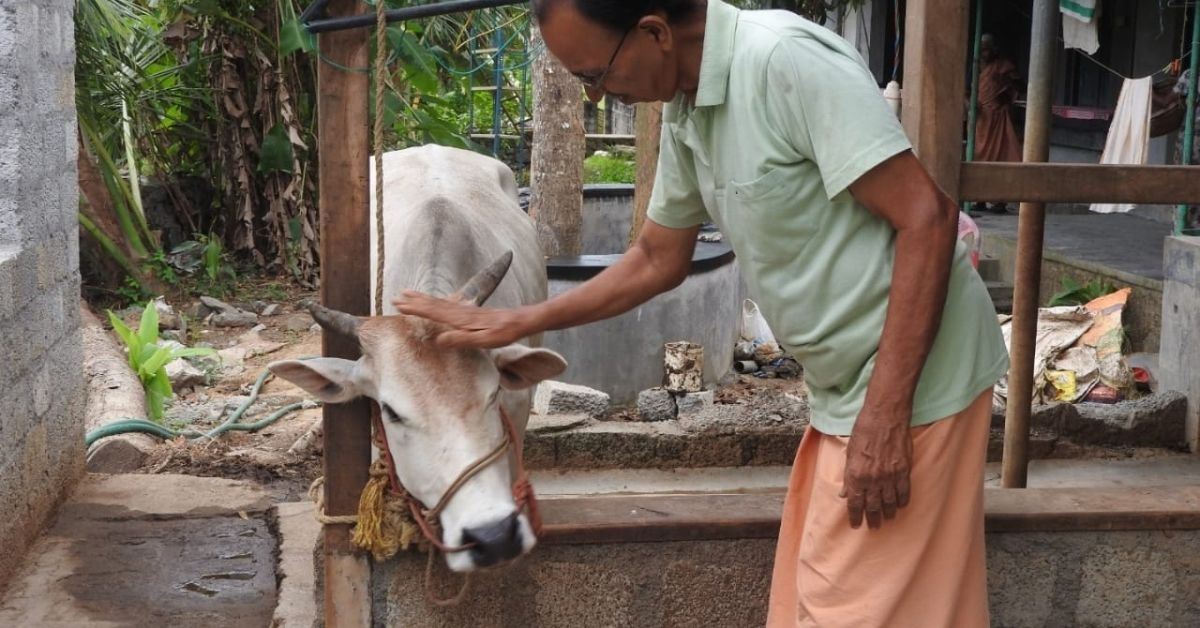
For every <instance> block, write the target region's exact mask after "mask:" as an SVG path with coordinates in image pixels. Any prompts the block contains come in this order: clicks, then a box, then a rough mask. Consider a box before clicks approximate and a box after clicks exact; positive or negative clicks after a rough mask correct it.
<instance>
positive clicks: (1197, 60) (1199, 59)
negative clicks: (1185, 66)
mask: <svg viewBox="0 0 1200 628" xmlns="http://www.w3.org/2000/svg"><path fill="white" fill-rule="evenodd" d="M1185 15H1186V13H1185ZM1189 78H1191V81H1190V82H1189V84H1188V94H1187V118H1186V119H1185V120H1184V125H1183V155H1182V156H1181V161H1180V163H1181V164H1182V165H1184V166H1187V165H1189V164H1191V163H1192V148H1193V147H1194V146H1195V142H1196V91H1197V89H1200V4H1195V3H1194V4H1193V5H1192V69H1191V71H1190V73H1189ZM1187 211H1188V206H1187V205H1186V204H1184V205H1180V206H1179V207H1176V208H1175V235H1183V232H1184V231H1185V230H1186V229H1187Z"/></svg>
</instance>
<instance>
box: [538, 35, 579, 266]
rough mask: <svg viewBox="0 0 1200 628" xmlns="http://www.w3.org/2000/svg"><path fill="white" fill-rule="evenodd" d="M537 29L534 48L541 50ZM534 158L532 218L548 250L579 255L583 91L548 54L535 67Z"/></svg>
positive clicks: (540, 57)
mask: <svg viewBox="0 0 1200 628" xmlns="http://www.w3.org/2000/svg"><path fill="white" fill-rule="evenodd" d="M540 42H541V33H539V32H538V31H537V29H536V28H535V29H534V43H533V44H532V45H531V48H534V49H537V48H539V47H540ZM533 94H534V95H533V155H532V163H531V164H530V167H529V173H530V174H529V179H530V181H529V182H530V188H531V198H530V201H529V215H530V216H532V217H533V219H534V221H535V222H536V223H537V230H538V242H539V243H540V244H541V245H542V252H543V253H544V254H546V255H547V256H550V255H579V254H580V252H582V249H583V234H582V223H583V157H584V152H585V151H586V150H587V147H586V138H585V135H584V128H583V88H582V87H581V86H580V84H579V81H578V80H576V79H575V77H573V76H571V73H570V72H567V70H566V68H564V67H563V66H562V65H561V64H560V63H559V62H558V60H556V59H555V58H554V57H552V56H550V54H548V53H545V52H543V53H542V54H540V55H538V58H537V59H536V60H535V61H534V64H533Z"/></svg>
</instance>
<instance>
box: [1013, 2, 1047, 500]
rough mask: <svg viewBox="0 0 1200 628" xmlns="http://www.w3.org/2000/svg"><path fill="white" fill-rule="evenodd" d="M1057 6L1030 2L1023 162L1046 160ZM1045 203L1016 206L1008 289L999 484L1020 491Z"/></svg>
mask: <svg viewBox="0 0 1200 628" xmlns="http://www.w3.org/2000/svg"><path fill="white" fill-rule="evenodd" d="M1058 12H1059V11H1058V2H1055V1H1053V0H1035V1H1034V4H1033V36H1032V39H1031V41H1032V42H1033V43H1032V45H1031V46H1032V47H1031V50H1030V53H1029V60H1030V61H1029V97H1028V100H1029V106H1028V107H1027V108H1026V109H1025V161H1026V162H1027V163H1028V162H1046V161H1049V158H1050V107H1051V105H1052V104H1053V98H1054V49H1055V46H1057V45H1058V42H1057V40H1056V37H1057V34H1058ZM1045 226H1046V204H1045V203H1021V210H1020V216H1019V218H1018V219H1017V268H1016V273H1015V277H1014V283H1015V285H1014V287H1013V321H1012V340H1011V343H1010V344H1011V348H1010V350H1009V354H1010V356H1011V360H1010V365H1009V370H1008V409H1007V411H1006V413H1005V419H1004V460H1003V463H1002V465H1001V472H1000V485H1001V486H1003V487H1004V488H1025V484H1026V479H1027V473H1028V467H1029V413H1030V404H1032V402H1033V385H1034V382H1033V370H1034V364H1033V359H1034V357H1033V356H1034V346H1035V344H1036V341H1037V318H1038V297H1039V294H1038V289H1039V287H1040V285H1041V281H1042V239H1043V235H1044V230H1045Z"/></svg>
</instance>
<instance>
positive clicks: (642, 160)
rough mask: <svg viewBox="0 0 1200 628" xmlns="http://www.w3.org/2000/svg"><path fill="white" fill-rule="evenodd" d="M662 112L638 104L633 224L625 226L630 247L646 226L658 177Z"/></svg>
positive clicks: (660, 106) (655, 105)
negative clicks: (627, 229)
mask: <svg viewBox="0 0 1200 628" xmlns="http://www.w3.org/2000/svg"><path fill="white" fill-rule="evenodd" d="M662 110H663V104H662V103H661V102H653V103H641V104H639V105H638V106H637V118H636V120H635V123H636V126H637V130H636V131H635V133H637V136H636V137H637V139H636V141H635V146H634V150H635V151H636V154H637V179H636V181H635V182H634V186H633V220H632V221H631V222H630V225H629V244H631V245H632V244H633V243H634V241H636V240H637V237H638V234H639V233H641V231H642V223H644V222H646V211H647V210H648V209H650V192H651V191H653V190H654V176H655V175H656V174H658V143H659V140H660V139H662Z"/></svg>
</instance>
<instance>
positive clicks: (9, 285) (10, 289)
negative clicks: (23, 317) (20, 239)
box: [0, 205, 24, 321]
mask: <svg viewBox="0 0 1200 628" xmlns="http://www.w3.org/2000/svg"><path fill="white" fill-rule="evenodd" d="M2 211H4V207H3V205H0V212H2ZM2 216H3V214H0V217H2ZM0 226H2V224H0ZM19 258H20V255H19V253H18V251H17V247H16V246H14V245H11V244H3V243H0V321H5V320H7V319H8V318H9V317H11V316H12V315H13V314H14V313H15V312H16V311H17V310H18V309H20V306H21V305H24V304H23V303H18V302H17V273H18V268H17V266H18V264H19V263H20V261H19Z"/></svg>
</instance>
